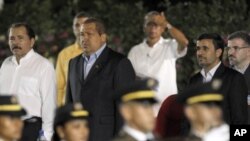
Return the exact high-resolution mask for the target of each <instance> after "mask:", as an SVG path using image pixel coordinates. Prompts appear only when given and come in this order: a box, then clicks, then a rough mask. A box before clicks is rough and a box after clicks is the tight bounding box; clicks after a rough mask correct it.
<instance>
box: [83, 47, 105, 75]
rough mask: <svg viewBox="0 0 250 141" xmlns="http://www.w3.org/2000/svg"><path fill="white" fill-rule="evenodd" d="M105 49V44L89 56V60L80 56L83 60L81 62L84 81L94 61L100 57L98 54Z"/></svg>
mask: <svg viewBox="0 0 250 141" xmlns="http://www.w3.org/2000/svg"><path fill="white" fill-rule="evenodd" d="M105 47H106V43H105V44H103V45H102V47H101V48H100V49H98V50H97V51H96V52H95V53H93V54H91V55H90V56H89V58H88V57H87V56H85V55H84V54H83V55H82V57H83V59H84V61H83V62H84V79H86V77H87V76H88V74H89V71H90V69H91V68H92V66H93V65H94V63H95V61H96V60H97V58H98V57H99V56H100V54H101V53H102V51H103V50H104V48H105Z"/></svg>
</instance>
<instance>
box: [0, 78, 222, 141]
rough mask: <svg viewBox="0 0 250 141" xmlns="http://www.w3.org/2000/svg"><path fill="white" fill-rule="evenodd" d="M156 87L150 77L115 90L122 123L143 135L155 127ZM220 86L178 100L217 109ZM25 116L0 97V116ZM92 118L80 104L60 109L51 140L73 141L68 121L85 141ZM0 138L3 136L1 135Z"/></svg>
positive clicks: (195, 89)
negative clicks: (76, 126) (81, 129)
mask: <svg viewBox="0 0 250 141" xmlns="http://www.w3.org/2000/svg"><path fill="white" fill-rule="evenodd" d="M157 84H158V83H157V81H156V80H154V79H151V78H149V79H143V80H136V81H135V82H134V83H131V84H129V85H127V86H126V87H124V88H122V89H119V90H118V91H117V97H116V99H117V101H119V103H120V104H119V109H120V113H121V115H122V117H123V118H124V121H125V124H127V125H128V126H130V127H132V128H136V129H137V130H140V131H142V132H145V133H148V132H152V131H153V129H154V126H155V117H154V112H153V105H154V104H156V103H157V102H158V100H157V98H156V97H155V90H156V89H157ZM220 87H221V81H220V80H213V81H212V82H210V83H205V84H199V85H194V86H191V87H189V88H188V89H186V90H184V91H183V93H180V94H178V96H177V97H178V98H177V99H178V101H179V102H180V103H182V104H183V105H184V107H192V106H194V105H197V104H202V105H205V106H208V107H219V108H220V103H221V102H222V101H223V95H222V94H220V93H219V92H218V91H219V90H220ZM25 114H26V112H25V110H24V109H23V108H22V107H21V105H19V104H18V100H17V98H16V97H15V96H0V117H4V116H8V117H15V118H17V119H19V118H21V116H24V115H25ZM91 116H93V115H91V113H89V112H88V111H87V109H84V107H83V106H82V104H81V103H72V104H67V105H64V106H62V107H59V108H58V109H57V110H56V114H55V118H54V125H53V126H54V131H55V135H54V136H53V140H54V141H57V140H60V139H66V140H71V139H70V138H73V137H70V135H67V134H65V131H64V127H65V126H66V124H67V123H69V122H81V126H83V127H84V128H85V130H84V132H82V133H80V134H78V135H81V136H82V138H83V139H84V138H85V139H87V138H88V134H89V130H88V118H89V117H91ZM188 116H189V115H188ZM0 121H1V120H0ZM20 121H21V120H20ZM0 124H1V122H0ZM2 134H3V133H2ZM0 136H3V135H1V134H0ZM20 136H21V134H19V135H16V137H15V138H16V139H18V138H19V137H20ZM73 136H77V135H73Z"/></svg>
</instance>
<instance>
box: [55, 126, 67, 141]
mask: <svg viewBox="0 0 250 141" xmlns="http://www.w3.org/2000/svg"><path fill="white" fill-rule="evenodd" d="M56 132H57V134H58V136H59V137H60V139H64V138H65V134H64V132H63V127H62V126H58V127H56Z"/></svg>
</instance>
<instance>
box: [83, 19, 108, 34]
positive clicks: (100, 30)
mask: <svg viewBox="0 0 250 141" xmlns="http://www.w3.org/2000/svg"><path fill="white" fill-rule="evenodd" d="M89 23H94V24H95V25H96V30H97V32H98V33H99V34H100V35H101V34H106V28H105V25H104V23H103V22H102V21H101V20H99V19H96V18H93V17H89V18H88V19H87V20H86V21H85V22H84V24H89Z"/></svg>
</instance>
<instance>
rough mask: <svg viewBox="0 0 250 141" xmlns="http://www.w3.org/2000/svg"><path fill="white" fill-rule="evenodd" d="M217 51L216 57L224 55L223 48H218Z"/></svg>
mask: <svg viewBox="0 0 250 141" xmlns="http://www.w3.org/2000/svg"><path fill="white" fill-rule="evenodd" d="M215 53H216V57H218V58H220V56H221V55H222V49H221V48H220V49H216V51H215Z"/></svg>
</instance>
